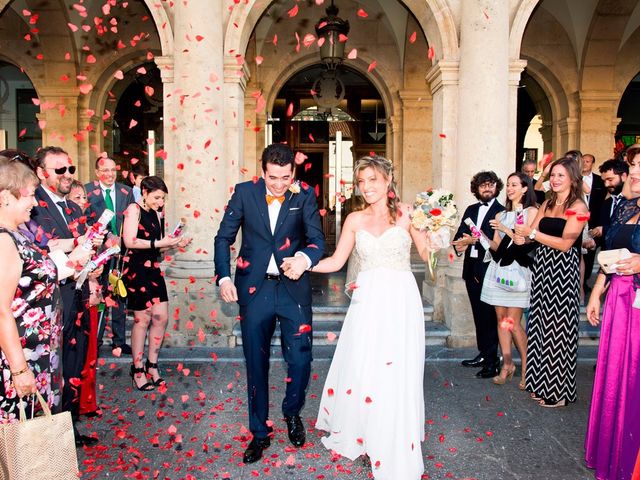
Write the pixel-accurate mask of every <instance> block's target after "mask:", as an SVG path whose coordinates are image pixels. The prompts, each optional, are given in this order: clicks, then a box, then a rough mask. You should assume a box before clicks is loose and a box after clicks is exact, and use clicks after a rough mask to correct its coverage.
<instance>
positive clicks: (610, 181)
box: [589, 158, 629, 248]
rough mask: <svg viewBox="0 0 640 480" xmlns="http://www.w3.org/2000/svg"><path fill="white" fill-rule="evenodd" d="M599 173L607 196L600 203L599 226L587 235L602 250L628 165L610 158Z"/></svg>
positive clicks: (627, 173) (625, 179)
mask: <svg viewBox="0 0 640 480" xmlns="http://www.w3.org/2000/svg"><path fill="white" fill-rule="evenodd" d="M599 171H600V178H602V181H603V183H604V187H605V188H606V189H607V192H608V193H609V196H608V197H607V198H606V199H605V200H604V202H603V203H602V207H601V209H600V215H599V217H600V220H599V224H598V225H597V226H596V227H594V228H592V229H591V230H590V231H589V233H590V234H591V236H592V237H593V238H594V239H595V240H596V244H597V245H598V246H599V247H601V248H602V246H603V245H604V237H605V235H606V234H607V228H608V227H609V225H611V219H612V218H613V215H614V212H615V211H616V207H617V204H618V201H619V200H620V198H621V195H622V187H623V186H624V182H626V181H627V176H628V175H629V164H628V163H627V162H625V161H623V160H619V159H615V158H612V159H610V160H607V161H606V162H604V163H603V164H602V165H600V168H599Z"/></svg>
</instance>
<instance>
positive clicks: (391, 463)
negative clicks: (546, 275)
mask: <svg viewBox="0 0 640 480" xmlns="http://www.w3.org/2000/svg"><path fill="white" fill-rule="evenodd" d="M354 180H355V184H356V186H357V187H358V189H359V190H360V192H361V194H362V196H363V197H364V201H365V202H366V203H365V205H364V207H365V208H363V209H362V210H360V211H355V212H353V213H351V214H350V215H349V216H348V217H347V219H346V220H345V223H344V227H343V230H342V234H341V236H340V239H339V241H338V245H337V248H336V251H335V253H334V254H333V255H332V256H331V257H328V258H325V259H323V260H322V261H320V263H319V264H318V265H316V266H315V267H314V268H313V271H314V272H321V273H328V272H335V271H337V270H339V269H340V268H342V266H343V265H344V264H345V262H346V261H347V259H348V257H349V254H350V253H351V251H352V249H353V248H354V247H355V249H356V253H357V254H358V256H359V258H360V262H361V264H360V272H359V274H358V276H357V279H356V282H355V285H354V286H353V287H352V288H353V296H352V299H351V305H350V306H349V311H348V312H347V315H346V317H345V320H344V325H343V327H342V331H341V332H340V339H339V341H338V345H337V347H336V352H335V354H334V357H333V361H332V362H331V367H330V368H329V373H328V375H327V379H326V382H325V385H324V389H323V392H322V399H321V401H320V409H319V412H318V419H317V422H316V428H317V429H319V430H324V431H326V432H328V433H329V435H328V436H327V437H324V438H322V443H323V444H324V445H325V447H327V448H329V449H331V450H333V451H335V452H337V453H339V454H340V455H342V456H345V457H347V458H350V459H351V460H354V459H356V458H357V457H359V456H360V455H363V454H366V455H368V456H369V459H370V461H371V469H372V472H373V475H374V477H375V478H376V479H378V480H383V479H388V480H411V479H419V478H420V477H421V475H422V473H423V471H424V464H423V458H422V449H421V442H422V440H423V439H424V397H423V375H424V359H425V343H424V313H423V306H422V299H421V296H420V292H419V290H418V287H417V284H416V280H415V278H414V276H413V274H412V273H411V265H410V259H409V255H410V249H411V240H412V238H413V241H414V242H415V243H416V247H417V248H418V251H419V252H420V256H421V257H422V258H423V259H425V260H426V259H427V256H428V251H429V245H428V241H427V238H426V235H425V234H424V232H420V231H418V230H415V229H414V228H412V227H411V219H410V208H409V207H408V206H406V205H403V204H400V203H399V202H398V197H397V192H396V188H395V183H394V181H393V166H392V164H391V162H390V161H389V160H387V159H385V158H383V157H378V156H372V157H363V158H361V159H360V160H358V162H357V163H356V165H355V168H354ZM283 267H284V268H285V270H286V268H287V266H286V262H285V265H284V266H283ZM285 274H286V273H285Z"/></svg>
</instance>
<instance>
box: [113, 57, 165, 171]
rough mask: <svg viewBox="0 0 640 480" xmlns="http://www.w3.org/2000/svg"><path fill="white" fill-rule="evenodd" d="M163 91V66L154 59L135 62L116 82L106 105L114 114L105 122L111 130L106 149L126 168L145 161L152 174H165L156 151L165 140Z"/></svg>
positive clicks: (161, 146) (162, 163)
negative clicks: (154, 61)
mask: <svg viewBox="0 0 640 480" xmlns="http://www.w3.org/2000/svg"><path fill="white" fill-rule="evenodd" d="M162 92H163V89H162V80H161V78H160V70H159V69H158V66H157V65H156V64H155V63H153V62H146V63H143V64H141V65H135V66H134V67H132V68H130V69H129V70H128V71H126V72H125V73H124V78H123V79H122V80H121V81H120V82H118V83H117V84H115V85H114V87H113V89H112V91H111V94H110V95H109V98H108V99H107V106H106V109H107V110H111V111H112V113H113V116H112V118H111V119H109V121H108V122H105V126H106V127H107V128H108V129H109V130H110V133H111V134H110V137H109V140H108V141H105V149H106V150H107V151H108V152H109V153H110V154H111V155H112V156H113V158H114V159H115V160H116V161H117V163H118V164H119V165H120V167H121V168H122V169H123V170H129V168H130V166H131V164H132V163H137V162H139V161H142V162H145V163H147V165H148V166H149V170H150V173H151V174H153V175H160V176H162V175H163V173H164V171H163V167H164V162H163V160H162V159H158V158H156V156H155V153H154V152H156V151H158V150H160V149H162V148H163V144H164V141H163V128H162V122H163V94H162Z"/></svg>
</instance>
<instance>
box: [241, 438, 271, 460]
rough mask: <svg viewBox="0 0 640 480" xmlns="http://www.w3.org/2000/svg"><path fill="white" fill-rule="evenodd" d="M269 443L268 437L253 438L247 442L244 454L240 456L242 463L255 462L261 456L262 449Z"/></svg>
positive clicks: (267, 446)
mask: <svg viewBox="0 0 640 480" xmlns="http://www.w3.org/2000/svg"><path fill="white" fill-rule="evenodd" d="M270 445H271V439H270V438H269V437H266V438H255V437H254V438H253V440H251V442H250V443H249V446H248V447H247V449H246V450H245V451H244V455H243V456H242V461H243V462H244V463H253V462H257V461H258V460H260V459H261V458H262V451H263V450H265V449H267V448H269V446H270Z"/></svg>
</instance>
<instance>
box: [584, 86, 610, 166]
mask: <svg viewBox="0 0 640 480" xmlns="http://www.w3.org/2000/svg"><path fill="white" fill-rule="evenodd" d="M579 97H580V132H579V135H580V150H581V151H582V153H591V154H592V155H595V157H596V161H597V162H598V163H601V162H602V161H604V160H607V159H609V158H611V157H612V156H613V147H614V144H615V141H614V135H615V132H616V127H617V126H618V123H619V122H620V120H619V119H618V118H617V109H618V102H619V101H620V94H619V93H618V92H615V91H606V90H587V91H585V90H582V91H581V92H580V93H579Z"/></svg>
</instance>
